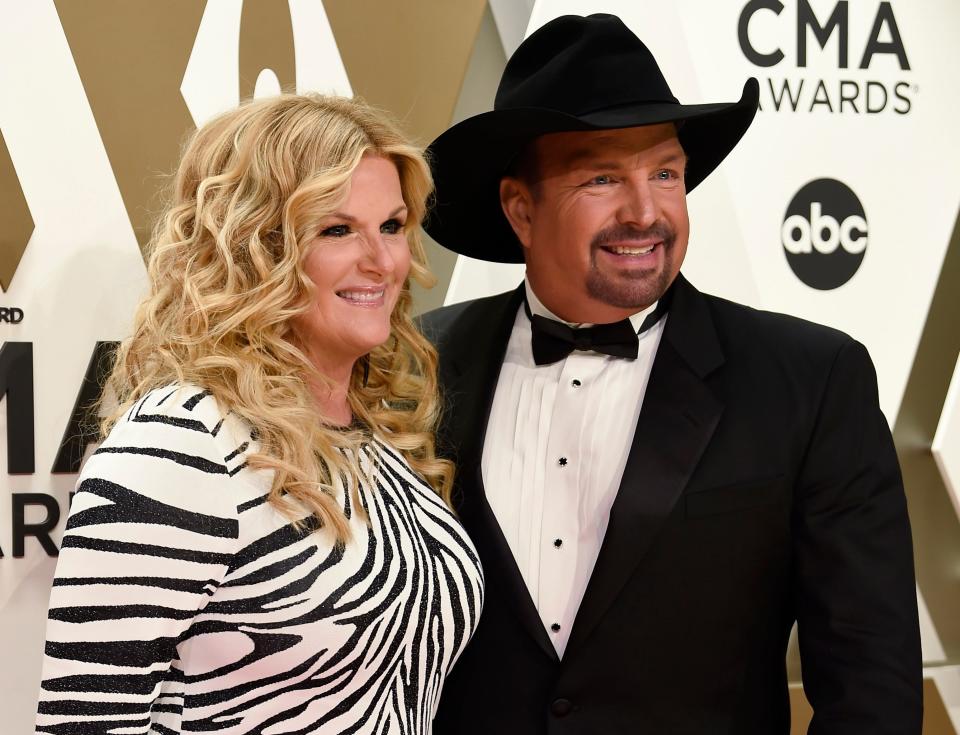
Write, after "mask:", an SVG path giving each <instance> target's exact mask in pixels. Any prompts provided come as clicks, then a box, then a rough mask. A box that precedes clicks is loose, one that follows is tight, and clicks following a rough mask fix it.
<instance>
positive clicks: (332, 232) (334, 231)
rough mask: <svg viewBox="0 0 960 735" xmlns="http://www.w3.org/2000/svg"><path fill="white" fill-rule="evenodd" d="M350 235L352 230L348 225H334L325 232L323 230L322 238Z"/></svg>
mask: <svg viewBox="0 0 960 735" xmlns="http://www.w3.org/2000/svg"><path fill="white" fill-rule="evenodd" d="M349 234H350V228H349V227H348V226H347V225H332V226H330V227H327V228H326V229H325V230H321V232H320V236H321V237H345V236H346V235H349Z"/></svg>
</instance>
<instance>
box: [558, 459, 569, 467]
mask: <svg viewBox="0 0 960 735" xmlns="http://www.w3.org/2000/svg"><path fill="white" fill-rule="evenodd" d="M557 464H558V465H560V466H561V467H566V466H567V458H566V457H561V458H560V459H558V460H557Z"/></svg>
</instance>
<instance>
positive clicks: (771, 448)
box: [422, 276, 922, 735]
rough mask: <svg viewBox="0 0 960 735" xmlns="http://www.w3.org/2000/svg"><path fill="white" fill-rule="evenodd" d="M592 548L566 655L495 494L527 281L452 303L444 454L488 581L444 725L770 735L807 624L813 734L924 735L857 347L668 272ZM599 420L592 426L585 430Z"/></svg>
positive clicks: (879, 454)
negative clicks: (489, 458) (642, 392)
mask: <svg viewBox="0 0 960 735" xmlns="http://www.w3.org/2000/svg"><path fill="white" fill-rule="evenodd" d="M669 298H670V299H671V301H670V311H669V316H668V321H667V323H666V328H665V330H664V334H663V336H662V339H661V342H660V346H659V349H658V351H657V355H656V358H655V361H654V364H653V368H652V373H651V376H650V381H649V384H648V387H647V391H646V396H645V398H644V401H643V406H642V410H641V412H640V418H639V423H638V425H637V429H636V433H635V435H634V437H633V444H632V449H631V451H630V454H629V458H628V460H627V464H626V468H625V470H624V474H623V480H622V483H621V485H620V489H619V492H618V495H617V497H616V500H615V502H614V504H613V508H612V510H611V512H610V522H609V526H608V529H607V533H606V537H605V539H604V542H603V546H602V548H601V550H600V554H599V557H598V559H597V563H596V567H595V569H594V572H593V576H592V577H591V579H590V582H589V585H588V587H587V591H586V594H585V596H584V598H583V602H582V604H581V606H580V609H579V611H578V613H577V617H576V621H575V622H574V626H573V629H572V631H571V636H570V640H569V643H568V646H567V649H566V652H565V654H564V656H563V660H560V659H559V658H558V657H557V654H556V652H555V651H554V648H553V646H552V644H551V642H550V640H549V638H548V634H547V632H546V631H545V630H544V627H543V624H542V622H541V620H540V616H539V615H538V613H537V610H536V609H535V607H534V604H533V602H532V600H531V597H530V595H529V593H528V592H527V588H526V586H525V584H524V582H523V579H522V577H521V576H520V573H519V571H518V569H517V566H516V564H515V562H514V559H513V556H512V554H511V552H510V548H509V546H508V545H507V542H506V540H505V539H504V537H503V535H502V533H501V531H500V527H499V525H498V524H497V521H496V518H495V517H494V515H493V513H492V511H491V509H490V506H489V505H488V504H487V501H486V499H485V495H484V488H483V483H482V479H481V473H480V457H481V450H482V447H483V442H484V435H485V432H486V426H487V418H488V415H489V411H490V405H491V400H492V397H493V393H494V390H495V388H496V384H497V378H498V375H499V372H500V365H501V363H502V360H503V355H504V352H505V350H506V345H507V340H508V338H509V336H510V332H511V329H512V326H513V322H514V319H515V317H516V314H517V309H518V308H519V306H520V304H521V302H522V286H521V288H520V289H518V290H517V291H514V292H512V293H506V294H501V295H499V296H493V297H490V298H485V299H479V300H476V301H472V302H467V303H464V304H457V305H455V306H450V307H445V308H443V309H439V310H437V311H434V312H432V313H430V314H428V315H426V316H425V317H424V318H423V320H422V324H423V328H424V331H425V333H426V334H427V336H428V337H430V338H431V339H432V340H433V341H434V343H435V344H436V345H437V348H438V351H439V353H440V376H441V385H442V390H443V393H444V399H445V401H446V408H445V418H444V421H443V424H442V428H441V431H440V437H439V442H440V446H441V449H442V451H443V453H445V454H446V455H448V456H450V457H451V458H452V459H454V460H455V461H456V462H457V478H458V479H457V487H456V490H455V496H454V502H455V506H456V508H457V511H458V512H459V514H460V517H461V519H462V521H463V523H464V525H465V527H466V529H467V531H468V532H469V533H470V535H471V537H472V538H473V540H474V542H475V543H476V546H477V549H478V551H479V554H480V558H481V560H482V562H483V566H484V570H485V576H486V600H485V605H484V610H483V613H482V615H481V618H480V625H479V628H478V630H477V632H476V634H475V636H474V638H473V641H472V642H471V643H470V645H469V646H468V647H467V650H466V652H465V653H464V655H463V657H462V659H461V660H460V661H459V662H458V663H457V664H456V666H455V667H454V668H453V671H452V672H451V674H450V676H449V678H448V679H447V682H446V684H445V686H444V690H443V696H442V699H441V703H440V708H439V712H438V714H437V717H436V720H435V723H434V733H435V734H436V735H471V734H473V733H476V734H477V735H481V734H482V735H498V734H501V733H505V734H511V733H517V734H518V735H519V734H522V735H538V734H541V733H551V734H555V735H568V734H569V735H573V734H574V733H576V734H578V735H579V734H582V735H614V734H616V733H623V734H625V735H626V734H627V733H629V734H630V735H638V734H649V735H694V734H696V735H721V734H724V733H729V734H730V735H753V734H755V735H778V734H780V733H787V732H789V727H790V725H789V703H788V696H787V682H786V674H785V665H784V658H785V652H786V649H787V639H788V636H789V633H790V629H791V627H792V625H793V622H794V620H796V621H798V625H799V636H800V638H799V641H800V651H801V660H802V666H803V678H804V687H805V690H806V693H807V696H808V698H809V699H810V701H811V703H812V704H813V707H814V710H815V716H814V719H813V724H812V725H811V728H810V731H809V732H810V733H811V734H813V733H816V735H827V734H828V733H829V734H831V735H832V734H835V733H836V734H839V733H844V734H845V735H846V734H849V735H883V734H886V733H889V735H913V734H914V733H919V732H920V721H921V708H922V707H921V686H922V681H921V660H920V640H919V632H918V622H917V605H916V593H915V586H914V574H913V558H912V546H911V539H910V529H909V523H908V520H907V512H906V504H905V499H904V493H903V486H902V480H901V477H900V471H899V467H898V465H897V458H896V455H895V453H894V448H893V444H892V441H891V438H890V432H889V429H888V426H887V423H886V420H885V419H884V417H883V415H882V414H881V412H880V409H879V406H878V401H877V386H876V376H875V373H874V371H873V366H872V364H871V362H870V358H869V356H868V355H867V351H866V350H865V348H864V347H863V346H862V345H860V344H859V343H857V342H855V341H853V340H852V339H850V338H849V337H847V336H846V335H844V334H842V333H840V332H837V331H835V330H832V329H828V328H826V327H822V326H818V325H815V324H811V323H809V322H804V321H801V320H799V319H794V318H791V317H787V316H783V315H780V314H772V313H767V312H761V311H756V310H753V309H749V308H747V307H744V306H740V305H738V304H734V303H731V302H729V301H725V300H722V299H719V298H715V297H711V296H706V295H704V294H701V293H700V292H699V291H697V290H696V289H695V288H693V286H691V285H690V284H689V283H688V282H686V281H685V280H684V279H683V277H682V276H679V277H678V278H677V281H676V282H675V284H674V285H673V287H672V288H671V291H670V295H669ZM596 430H597V431H603V430H604V428H603V427H602V426H598V427H596Z"/></svg>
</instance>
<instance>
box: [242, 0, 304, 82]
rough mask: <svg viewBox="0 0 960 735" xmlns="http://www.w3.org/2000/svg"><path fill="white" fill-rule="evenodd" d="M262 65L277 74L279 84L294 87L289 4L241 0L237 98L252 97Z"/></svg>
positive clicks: (294, 69)
mask: <svg viewBox="0 0 960 735" xmlns="http://www.w3.org/2000/svg"><path fill="white" fill-rule="evenodd" d="M264 69H270V70H272V71H273V73H274V74H276V75H277V79H278V80H279V81H280V88H281V89H282V90H284V91H286V92H293V91H295V90H296V88H297V77H296V59H295V58H294V49H293V24H292V21H291V20H290V6H289V5H288V4H287V3H285V2H280V3H278V2H276V0H244V2H243V12H242V15H241V18H240V99H242V100H245V99H249V98H251V97H253V92H254V88H255V86H256V83H257V77H258V76H260V72H261V71H263V70H264Z"/></svg>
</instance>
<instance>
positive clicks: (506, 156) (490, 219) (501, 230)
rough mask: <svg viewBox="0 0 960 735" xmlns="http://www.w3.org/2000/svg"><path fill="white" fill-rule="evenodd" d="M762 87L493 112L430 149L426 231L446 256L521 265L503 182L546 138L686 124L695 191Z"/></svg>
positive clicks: (689, 180) (739, 132)
mask: <svg viewBox="0 0 960 735" xmlns="http://www.w3.org/2000/svg"><path fill="white" fill-rule="evenodd" d="M759 96H760V87H759V84H758V83H757V80H756V79H754V78H752V77H751V78H750V79H748V80H747V82H746V84H744V86H743V93H742V95H741V97H740V100H739V101H737V102H730V103H715V104H702V105H681V104H676V103H674V104H670V103H652V104H637V105H622V106H619V107H615V108H608V109H604V110H597V111H595V112H591V113H589V114H586V115H582V116H580V117H575V116H573V115H569V114H567V113H564V112H559V111H557V110H550V109H543V108H519V109H517V108H514V109H507V110H492V111H490V112H485V113H482V114H480V115H475V116H474V117H471V118H468V119H467V120H464V121H463V122H460V123H458V124H456V125H454V126H453V127H451V128H450V129H449V130H447V131H446V132H444V133H443V134H442V135H440V137H438V138H437V139H436V140H435V141H433V143H431V144H430V146H429V147H428V149H427V156H428V158H429V160H430V163H431V167H432V169H433V177H434V183H435V185H436V193H435V202H434V207H433V209H432V212H431V214H430V216H429V217H428V218H427V221H426V222H425V223H424V229H426V231H427V233H428V234H429V235H430V237H432V238H433V239H434V240H436V241H437V242H438V243H440V244H441V245H443V246H444V247H445V248H447V249H448V250H452V251H453V252H455V253H459V254H460V255H466V256H469V257H471V258H477V259H479V260H487V261H491V262H494V263H522V262H523V248H522V246H521V245H520V242H519V241H518V240H517V238H516V235H515V234H514V232H513V228H511V227H510V223H509V222H508V221H507V218H506V217H505V216H504V214H503V210H502V209H501V207H500V179H501V178H502V177H503V175H504V174H505V173H506V171H507V168H508V167H509V166H510V164H511V163H512V162H513V160H514V159H515V158H516V156H517V155H518V154H519V152H520V151H521V150H522V149H523V147H524V146H525V145H526V144H527V143H528V142H530V141H531V140H533V139H534V138H536V137H539V136H541V135H546V134H548V133H559V132H569V131H589V130H611V129H615V128H632V127H638V126H640V125H656V124H657V123H665V122H681V121H682V122H683V124H682V125H681V126H680V127H679V131H678V133H677V137H678V138H679V140H680V144H681V145H682V146H683V149H684V152H685V153H686V154H687V171H686V177H685V178H686V188H687V191H688V192H689V191H692V190H693V189H694V188H695V187H696V186H697V184H699V183H700V182H701V181H703V180H704V179H705V178H706V177H707V176H708V175H709V174H710V172H711V171H713V170H714V169H715V168H716V167H717V166H718V165H719V164H720V162H721V161H723V159H724V158H726V157H727V154H728V153H730V151H731V150H733V148H734V146H736V144H737V143H738V142H739V140H740V138H742V137H743V134H744V133H745V132H746V131H747V128H748V127H750V123H751V122H752V121H753V118H754V116H755V115H756V112H757V104H758V100H759Z"/></svg>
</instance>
